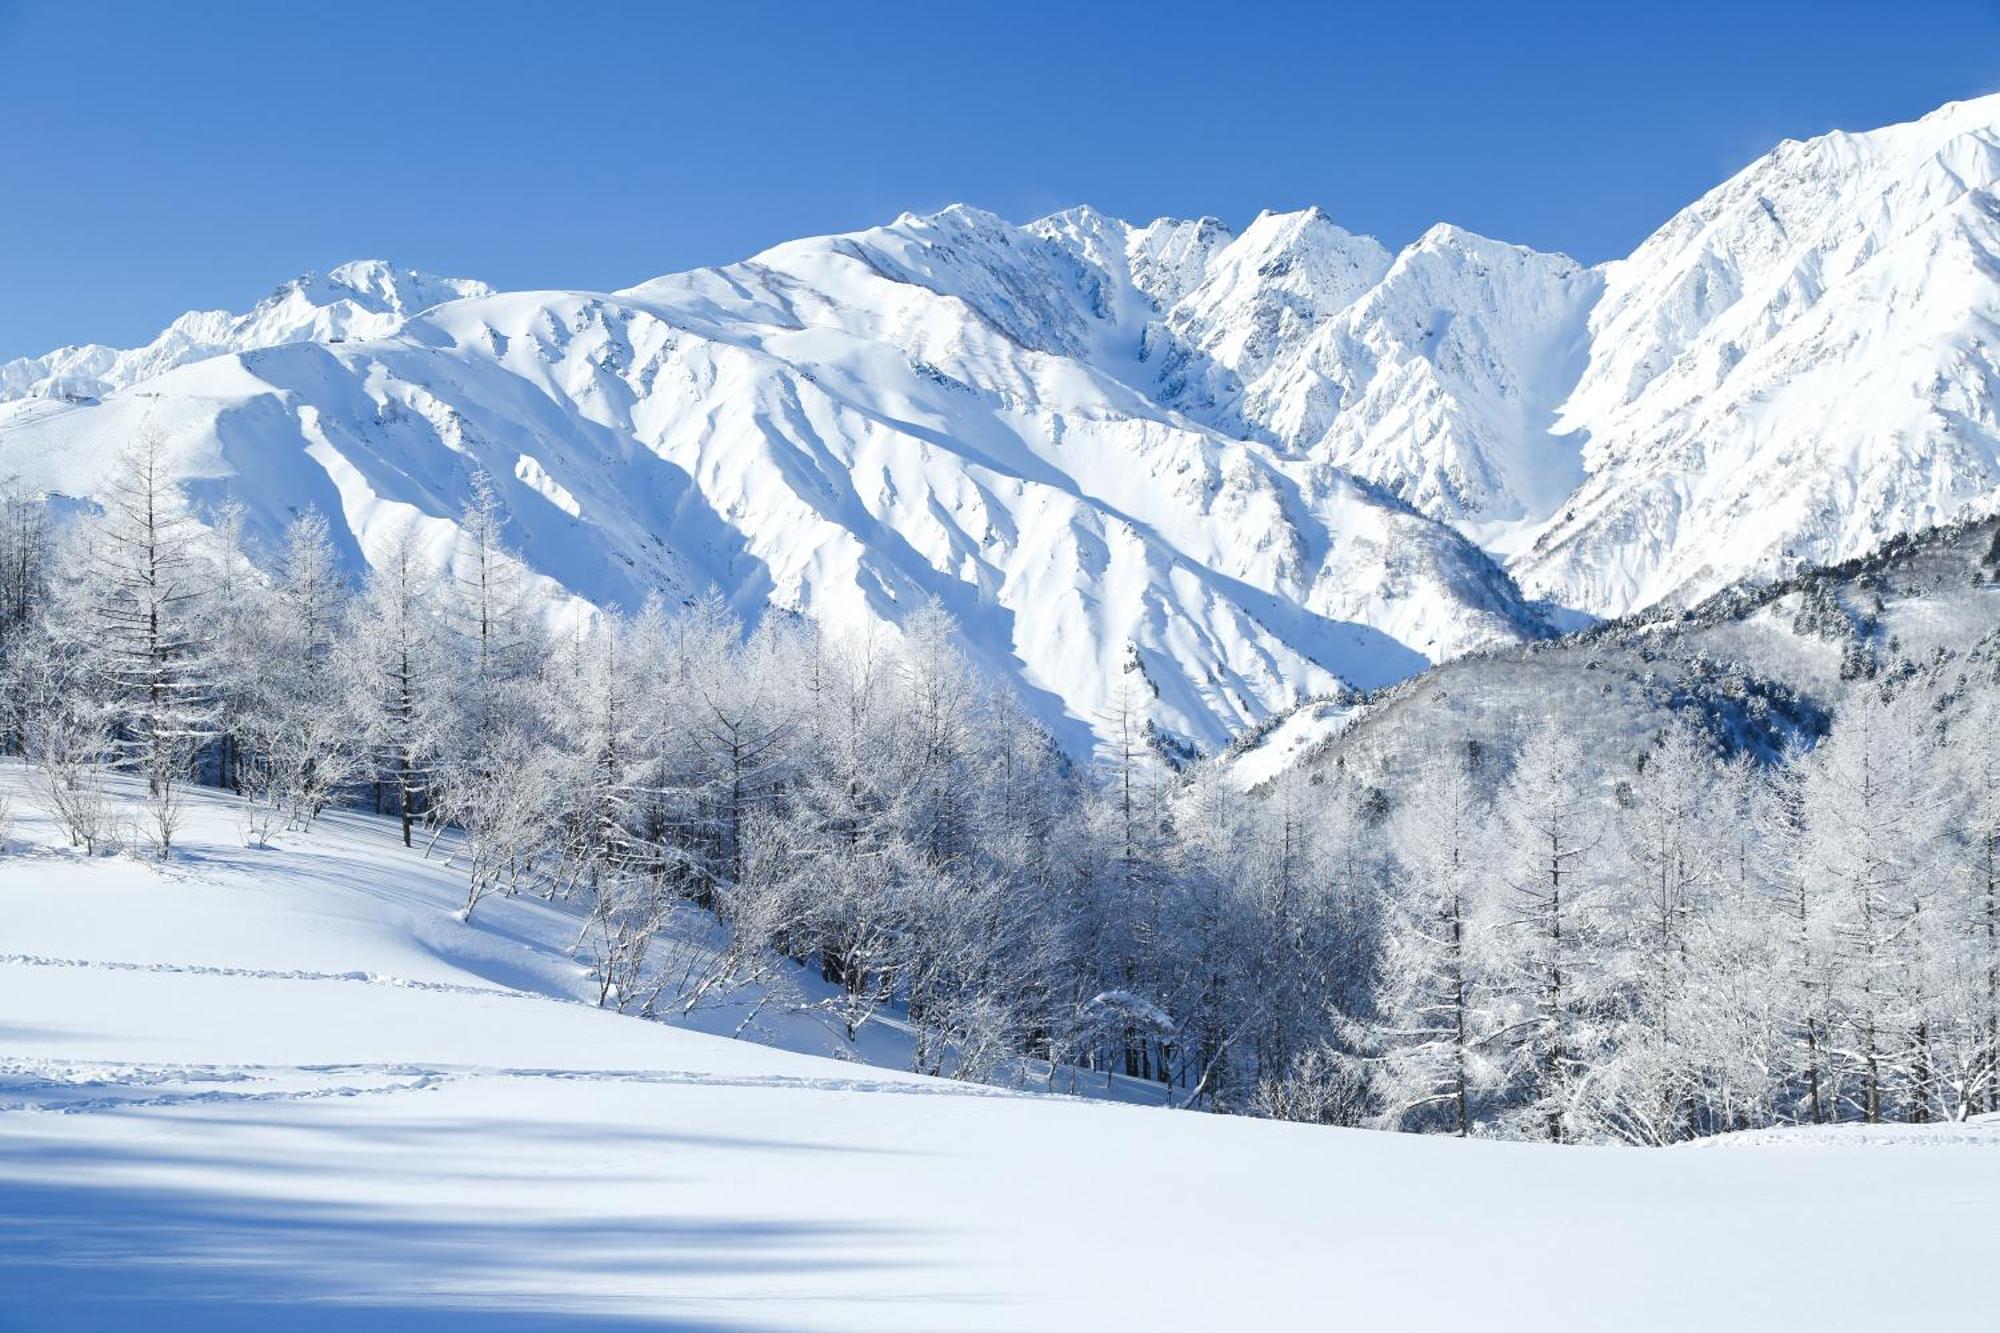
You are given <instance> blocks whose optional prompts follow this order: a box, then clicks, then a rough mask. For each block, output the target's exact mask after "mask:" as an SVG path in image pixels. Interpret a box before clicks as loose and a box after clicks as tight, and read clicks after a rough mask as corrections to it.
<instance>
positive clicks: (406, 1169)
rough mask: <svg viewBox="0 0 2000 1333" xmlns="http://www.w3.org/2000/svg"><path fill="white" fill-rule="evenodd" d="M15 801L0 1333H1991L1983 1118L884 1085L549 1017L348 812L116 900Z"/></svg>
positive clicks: (751, 1051)
mask: <svg viewBox="0 0 2000 1333" xmlns="http://www.w3.org/2000/svg"><path fill="white" fill-rule="evenodd" d="M21 779H22V773H21V770H20V769H19V768H18V767H17V766H15V765H12V764H11V763H0V792H4V793H6V794H9V795H12V796H14V797H16V798H17V799H16V809H17V811H19V812H20V814H21V819H20V822H19V826H18V827H17V829H16V831H15V834H16V836H15V839H14V841H13V843H12V844H11V845H10V846H9V847H8V848H7V849H5V850H4V851H0V1326H4V1327H6V1328H9V1329H13V1328H20V1329H44V1328H61V1329H65V1330H72V1331H76V1333H83V1331H87V1330H106V1331H107V1333H109V1331H110V1330H129V1329H200V1330H203V1331H204V1333H217V1331H218V1330H246V1331H247V1330H260V1331H261V1330H268V1329H275V1328H283V1329H287V1330H308V1331H311V1333H331V1331H332V1330H346V1329H357V1330H367V1331H368V1333H408V1331H410V1330H450V1331H454V1333H468V1331H469V1330H475V1329H476V1330H481V1331H482V1333H496V1331H497V1333H529V1331H530V1330H533V1331H535V1333H556V1330H563V1331H565V1333H570V1331H573V1330H579V1329H596V1328H602V1329H606V1330H610V1329H646V1328H670V1329H679V1330H695V1329H699V1330H721V1329H738V1330H747V1329H773V1330H775V1329H787V1330H794V1329H841V1330H851V1329H861V1328H866V1329H879V1330H898V1329H913V1330H926V1331H927V1333H928V1331H934V1330H943V1329H960V1328H964V1329H981V1330H994V1331H998V1330H1054V1329H1068V1328H1097V1329H1116V1328H1145V1329H1157V1330H1180V1329H1215V1328H1297V1327H1319V1326H1323V1325H1325V1324H1326V1322H1327V1318H1328V1311H1329V1309H1330V1308H1333V1307H1335V1306H1337V1308H1338V1309H1339V1311H1340V1317H1341V1319H1342V1321H1351V1322H1353V1323H1354V1324H1356V1325H1357V1326H1362V1327H1381V1328H1396V1329H1412V1330H1430V1329H1439V1330H1443V1329H1459V1328H1465V1327H1468V1326H1477V1327H1479V1328H1481V1329H1490V1330H1495V1333H1508V1331H1510V1330H1516V1329H1520V1330H1528V1329H1533V1330H1545V1329H1549V1328H1618V1329H1626V1330H1650V1329H1663V1330H1664V1329H1685V1328H1689V1327H1702V1328H1718V1329H1722V1328H1727V1329H1735V1328H1744V1329H1750V1328H1771V1327H1779V1326H1790V1325H1794V1324H1796V1325H1800V1326H1806V1327H1813V1328H1849V1327H1855V1328H1868V1327H1873V1328H1888V1327H1900V1326H1903V1325H1905V1324H1907V1323H1908V1322H1909V1316H1910V1313H1911V1311H1913V1310H1917V1311H1921V1313H1922V1314H1923V1315H1924V1316H1925V1318H1926V1320H1927V1321H1928V1322H1930V1323H1935V1324H1936V1325H1938V1326H1941V1327H1952V1328H1967V1329H1974V1328H1989V1327H1992V1326H1993V1324H1994V1321H1995V1319H1996V1318H2000V1304H1996V1298H1995V1295H1994V1291H1993V1286H1992V1282H1991V1280H1990V1278H1989V1276H1988V1269H1989V1268H1990V1264H1989V1263H1988V1262H1987V1260H1989V1259H1990V1257H1991V1256H1990V1254H1989V1251H1990V1249H1991V1238H1992V1235H1993V1231H1994V1227H1995V1223H1996V1217H1995V1207H1996V1205H1995V1200H1996V1199H2000V1126H1993V1125H1988V1124H1971V1125H1924V1126H1916V1125H1896V1126H1882V1127H1873V1128H1870V1127H1863V1126H1859V1125H1854V1126H1840V1127H1837V1128H1828V1129H1821V1130H1812V1129H1804V1130H1798V1129H1794V1130H1783V1131H1778V1132H1777V1133H1776V1134H1774V1135H1771V1136H1769V1138H1768V1141H1770V1142H1772V1143H1774V1144H1775V1145H1779V1146H1778V1147H1774V1148H1772V1149H1771V1150H1768V1151H1765V1150H1758V1148H1759V1145H1760V1144H1762V1143H1764V1142H1766V1141H1767V1139H1766V1137H1765V1136H1759V1135H1744V1136H1737V1137H1735V1138H1732V1139H1725V1140H1719V1141H1714V1142H1715V1144H1716V1146H1714V1147H1712V1148H1707V1149H1660V1150H1646V1149H1613V1148H1561V1147H1549V1146H1545V1145H1535V1144H1520V1143H1499V1142H1480V1141H1471V1142H1466V1141H1461V1140H1456V1139H1448V1138H1439V1137H1419V1136H1414V1135H1396V1134H1378V1133H1369V1132H1365V1131H1360V1130H1342V1129H1327V1128H1321V1127H1318V1126H1309V1125H1295V1124H1280V1123H1273V1122H1267V1121H1255V1120H1249V1119H1243V1118H1234V1117H1221V1116H1208V1115H1200V1114H1195V1113H1176V1112H1169V1111H1163V1110H1160V1109H1156V1108H1138V1107H1128V1106H1116V1105H1109V1104H1105V1103H1092V1102H1085V1101H1080V1100H1076V1099H1071V1098H1060V1097H1038V1096H1031V1095H1024V1094H1013V1093H1007V1092H1003V1091H1000V1090H997V1089H992V1088H986V1087H980V1086H975V1085H968V1084H963V1083H952V1082H944V1081H940V1080H936V1079H925V1078H918V1077H915V1076H913V1075H910V1074H907V1073H902V1072H899V1071H896V1070H890V1069H879V1068H870V1067H869V1066H867V1065H861V1064H855V1063H847V1062H836V1061H833V1060H828V1059H823V1058H816V1057H812V1056H807V1055H801V1054H793V1053H791V1052H788V1051H785V1050H775V1049H771V1048H770V1047H766V1046H758V1045H753V1044H751V1043H749V1042H732V1041H728V1040H724V1039H720V1038H717V1037H713V1036H708V1035H704V1034H703V1033H700V1032H694V1031H688V1030H685V1029H681V1028H677V1027H669V1026H667V1025H664V1024H660V1023H652V1022H647V1021H644V1020H641V1019H638V1018H632V1017H624V1016H621V1015H618V1014H615V1013H611V1012H607V1011H603V1010H598V1009H595V1008H592V1007H591V1006H590V1005H589V1004H587V1003H580V1002H579V999H578V997H579V995H581V994H583V993H586V991H587V986H586V984H585V981H584V978H583V977H582V976H581V975H580V974H581V972H582V969H581V968H580V966H579V965H578V964H577V962H576V961H575V960H574V959H572V958H570V957H567V956H566V954H565V948H566V946H568V945H569V944H570V943H571V942H572V941H573V940H574V939H575V937H576V921H575V919H574V917H571V916H569V915H567V909H566V908H565V907H564V906H563V905H562V904H548V903H543V902H542V901H540V900H539V899H538V898H531V897H523V898H519V899H498V898H496V899H493V900H490V904H489V906H488V907H485V908H482V915H481V917H480V918H477V919H476V920H475V923H474V924H471V925H468V924H466V923H464V922H461V921H459V920H457V919H456V917H455V916H454V915H453V914H452V910H451V909H452V908H453V907H454V906H455V905H456V903H457V901H458V899H459V897H460V896H461V894H462V886H461V885H460V884H459V883H457V882H456V880H455V876H453V875H452V874H451V873H449V872H447V871H445V870H444V869H443V868H442V867H441V866H440V865H439V863H438V862H437V861H435V860H432V861H428V862H427V861H425V860H423V859H422V858H421V857H419V856H418V855H417V854H415V853H412V852H407V851H405V850H404V849H403V848H401V847H400V846H398V845H396V842H395V839H394V835H393V833H392V831H391V830H390V829H389V828H388V827H387V826H386V825H384V824H383V823H381V822H379V821H371V820H369V819H366V818H360V817H348V816H341V817H337V818H334V819H330V820H328V821H327V822H326V823H324V824H322V825H321V826H320V827H319V828H318V829H316V830H315V831H314V832H313V833H312V834H310V835H294V836H290V837H287V838H284V839H281V840H280V845H279V846H278V847H276V848H271V849H264V850H259V851H251V850H247V849H245V848H244V847H243V846H241V844H240V842H239V841H238V838H237V830H236V825H235V819H234V817H233V814H232V813H231V811H230V808H229V804H228V803H227V802H226V801H225V800H223V799H221V798H219V797H218V796H216V795H215V794H213V793H199V794H197V796H196V798H195V802H194V805H193V806H192V808H191V810H190V822H189V824H188V826H187V827H186V829H185V842H184V851H183V857H184V859H182V860H180V861H178V862H176V863H175V864H173V865H170V866H168V867H165V868H156V867H154V866H152V865H150V864H147V863H145V862H142V861H137V860H132V859H127V858H122V857H99V858H95V859H88V858H84V857H81V856H79V855H77V854H75V853H73V852H71V851H70V850H69V849H67V848H66V847H62V846H60V844H61V843H62V842H63V841H64V840H63V839H62V838H61V837H60V835H59V834H57V833H56V832H55V830H54V829H53V828H52V827H51V826H50V825H49V824H48V823H47V822H46V821H44V820H43V819H41V818H40V817H39V815H38V814H37V813H36V812H35V810H34V808H33V803H32V802H31V801H29V800H26V799H24V797H25V792H24V791H23V789H22V785H21ZM1833 1216H1842V1217H1853V1218H1858V1219H1865V1228H1866V1240H1865V1248H1866V1256H1867V1261H1866V1262H1865V1263H1858V1264H1857V1263H1856V1262H1855V1251H1854V1249H1853V1247H1851V1246H1842V1245H1837V1244H1830V1243H1828V1239H1827V1227H1826V1226H1825V1221H1826V1219H1827V1218H1829V1217H1833ZM1440 1255H1448V1256H1449V1265H1448V1269H1449V1280H1448V1281H1440V1280H1439V1274H1440V1272H1441V1271H1442V1270H1441V1269H1440V1264H1441V1262H1443V1261H1442V1260H1441V1259H1440V1258H1439V1256H1440ZM1552 1265H1553V1266H1554V1267H1553V1269H1552ZM1552 1271H1554V1272H1555V1273H1557V1275H1558V1279H1559V1280H1554V1281H1552V1280H1551V1277H1550V1274H1551V1272H1552Z"/></svg>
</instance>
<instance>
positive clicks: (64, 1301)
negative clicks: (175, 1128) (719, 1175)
mask: <svg viewBox="0 0 2000 1333" xmlns="http://www.w3.org/2000/svg"><path fill="white" fill-rule="evenodd" d="M275 1165H276V1164H274V1163H270V1162H263V1163H260V1162H256V1161H255V1160H254V1159H251V1160H242V1159H238V1158H235V1157H233V1156H230V1157H223V1156H216V1157H210V1158H208V1159H205V1160H204V1159H201V1158H198V1157H195V1156H193V1155H191V1154H186V1153H181V1152H176V1151H174V1150H172V1149H164V1148H162V1149H159V1150H146V1149H140V1148H136V1147H130V1148H128V1147H124V1146H107V1145H102V1144H60V1145H57V1144H50V1143H47V1142H46V1141H44V1142H42V1143H39V1144H24V1143H12V1144H8V1143H0V1333H25V1331H26V1330H41V1329H44V1328H52V1327H58V1326H60V1327H62V1328H65V1329H69V1330H78V1331H84V1330H99V1329H103V1330H111V1329H136V1328H144V1329H148V1330H172V1329H201V1330H215V1331H218V1333H236V1331H237V1330H253V1329H255V1330H263V1329H278V1328H282V1329H286V1330H299V1331H302V1333H327V1331H331V1330H336V1329H350V1328H360V1329H366V1330H368V1331H369V1333H401V1331H402V1330H425V1331H427V1333H428V1331H431V1330H441V1331H442V1333H460V1331H463V1333H472V1331H473V1330H482V1331H484V1330H491V1331H492V1333H545V1331H546V1333H554V1331H555V1330H567V1329H576V1330H606V1331H607V1333H608V1331H609V1330H617V1329H673V1330H688V1331H690V1333H699V1331H701V1330H709V1329H722V1328H729V1329H735V1330H743V1329H753V1330H754V1329H757V1328H759V1327H778V1325H774V1324H759V1323H757V1322H756V1321H754V1320H752V1321H747V1322H746V1321H745V1320H744V1319H742V1318H740V1317H737V1316H736V1315H735V1314H734V1313H733V1311H732V1316H731V1317H730V1318H729V1319H728V1320H726V1321H725V1320H715V1319H709V1318H705V1317H703V1316H701V1315H700V1314H699V1313H698V1311H699V1309H700V1307H701V1306H703V1305H705V1304H708V1303H709V1301H708V1299H705V1295H712V1296H713V1297H714V1301H715V1303H716V1304H717V1305H720V1306H724V1307H736V1308H740V1307H741V1305H742V1303H743V1297H745V1296H748V1295H752V1294H754V1293H755V1292H757V1291H758V1290H759V1289H760V1287H761V1285H762V1282H763V1280H765V1279H767V1278H775V1277H778V1276H779V1275H797V1274H800V1273H812V1272H821V1273H826V1274H828V1275H833V1274H841V1275H845V1276H848V1277H860V1278H862V1279H863V1281H862V1282H861V1283H859V1284H857V1289H858V1290H866V1291H868V1294H869V1295H871V1296H873V1297H875V1298H879V1297H880V1296H881V1295H882V1291H881V1283H882V1281H883V1279H882V1278H881V1277H880V1276H879V1274H880V1272H881V1270H912V1271H914V1270H917V1269H920V1268H922V1267H924V1266H925V1265H924V1261H923V1260H921V1259H920V1258H918V1257H916V1254H915V1251H914V1249H913V1247H912V1243H911V1242H912V1241H913V1240H914V1239H915V1238H913V1237H910V1236H908V1235H907V1234H905V1233H902V1232H899V1231H898V1230H896V1229H893V1228H885V1227H881V1226H876V1225H872V1224H868V1223H860V1222H852V1223H848V1222H826V1221H811V1222H801V1221H790V1220H785V1219H780V1218H740V1217H732V1218H721V1217H697V1216H688V1217H676V1216H660V1215H653V1216H641V1217H603V1218H575V1217H567V1218H565V1217H553V1218H552V1217H550V1216H548V1215H547V1214H546V1213H533V1212H531V1213H530V1214H529V1215H527V1216H524V1217H522V1218H519V1219H515V1218H509V1217H507V1216H506V1215H504V1210H502V1209H497V1208H493V1207H490V1206H488V1207H484V1208H479V1209H473V1208H462V1209H460V1210H458V1211H456V1212H439V1211H432V1210H428V1209H426V1208H425V1207H424V1206H423V1205H422V1204H420V1203H412V1204H409V1205H407V1206H389V1205H385V1204H381V1203H372V1202H345V1201H331V1200H326V1199H312V1198H300V1197H271V1196H269V1195H263V1194H257V1193H250V1192H243V1191H228V1190H225V1189H213V1190H207V1189H190V1188H185V1187H182V1186H179V1185H168V1184H161V1185H159V1186H156V1187H147V1188H136V1187H134V1186H132V1185H131V1184H129V1183H112V1182H113V1181H115V1180H117V1178H119V1177H123V1178H124V1179H125V1180H126V1181H129V1180H130V1179H131V1178H132V1177H134V1176H136V1175H138V1174H140V1173H149V1174H151V1175H152V1176H153V1177H154V1178H161V1177H166V1178H179V1177H183V1176H184V1175H185V1174H186V1173H187V1171H188V1169H189V1168H194V1171H195V1173H196V1174H201V1173H202V1172H203V1168H209V1169H210V1170H209V1172H208V1173H209V1174H211V1175H213V1176H215V1177H218V1178H223V1179H228V1178H234V1179H235V1180H237V1181H242V1180H244V1179H246V1178H253V1179H254V1178H258V1177H262V1178H263V1180H264V1181H265V1182H268V1181H269V1179H270V1173H271V1172H272V1170H273V1169H274V1168H275ZM24 1168H25V1170H24ZM52 1168H53V1169H54V1171H55V1172H56V1173H58V1174H59V1176H60V1177H61V1178H62V1179H61V1181H60V1183H50V1182H49V1181H48V1179H47V1177H48V1176H49V1174H50V1173H51V1169H52ZM246 1168H247V1170H246ZM24 1174H25V1175H30V1176H33V1177H37V1178H36V1179H30V1180H23V1179H22V1176H23V1175H24ZM542 1184H543V1186H544V1187H545V1188H546V1189H548V1190H559V1191H570V1192H574V1193H580V1194H581V1195H582V1196H584V1197H587V1192H588V1190H589V1188H590V1185H589V1182H587V1181H565V1180H561V1179H546V1180H544V1181H543V1182H542ZM885 1252H886V1253H885ZM871 1271H874V1272H876V1273H877V1276H876V1277H875V1278H874V1279H873V1280H872V1281H869V1280H867V1276H866V1275H867V1274H869V1273H870V1272H871ZM718 1274H719V1275H725V1276H730V1277H734V1278H736V1279H738V1281H735V1282H733V1283H732V1284H731V1286H730V1290H729V1291H727V1292H726V1293H716V1292H715V1291H714V1289H713V1288H712V1287H706V1291H704V1290H694V1291H689V1292H687V1294H686V1295H685V1296H683V1295H681V1291H682V1290H683V1288H682V1286H681V1283H680V1282H678V1281H677V1279H681V1278H686V1279H688V1280H690V1281H693V1280H697V1279H707V1278H713V1277H715V1276H716V1275H718ZM538 1277H539V1278H540V1279H542V1280H540V1281H537V1280H536V1279H537V1278H538ZM870 1289H872V1290H870ZM910 1299H912V1300H916V1299H920V1298H919V1297H917V1296H915V1295H914V1294H913V1295H912V1296H911V1297H910ZM677 1304H685V1305H687V1306H689V1307H692V1308H693V1310H695V1311H696V1313H681V1312H678V1311H675V1310H674V1308H673V1307H674V1306H676V1305H677ZM661 1309H663V1310H665V1311H666V1312H665V1313H659V1314H653V1313H650V1312H649V1313H638V1312H641V1311H650V1310H661Z"/></svg>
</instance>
